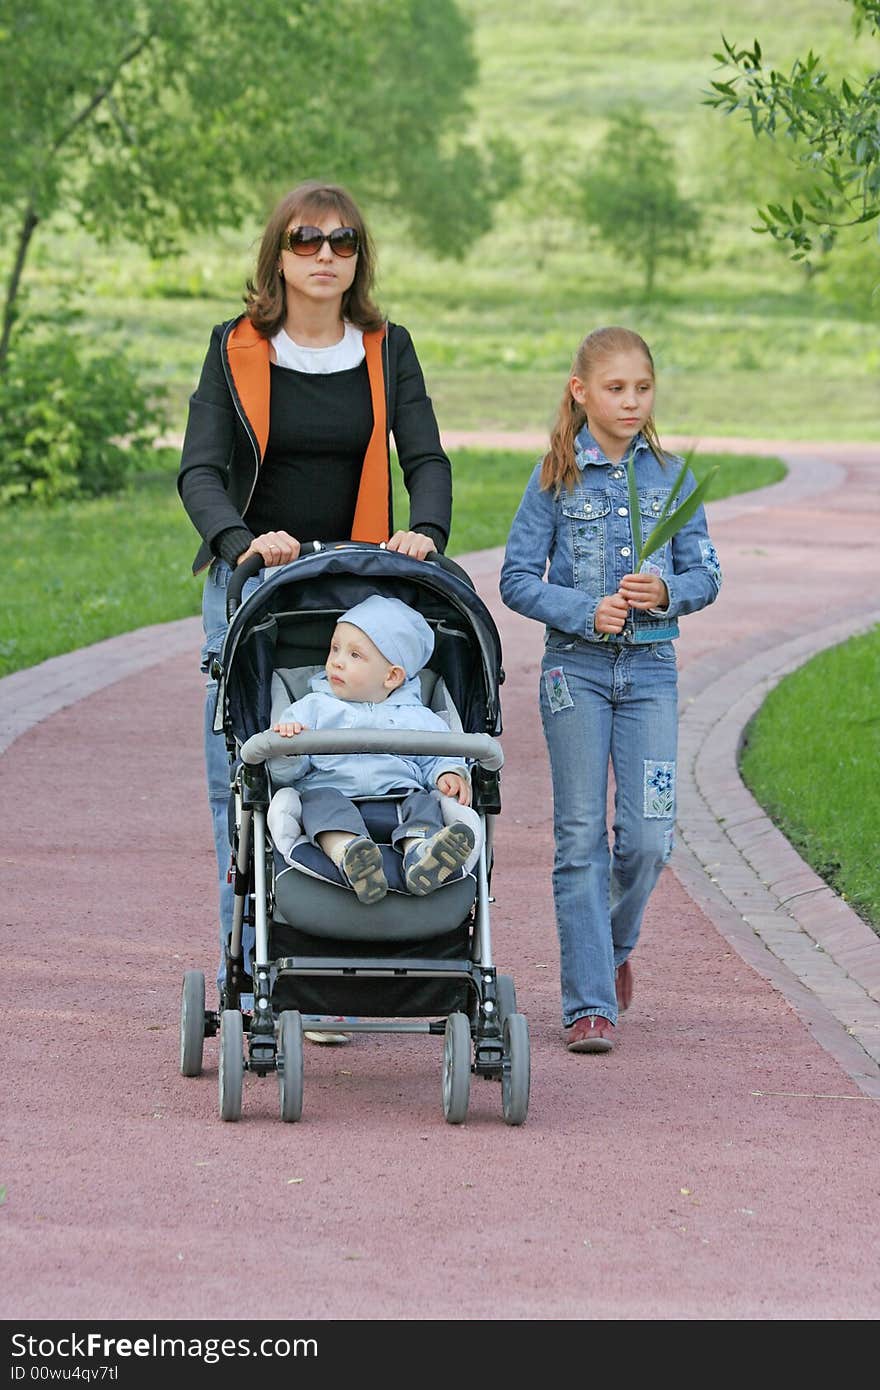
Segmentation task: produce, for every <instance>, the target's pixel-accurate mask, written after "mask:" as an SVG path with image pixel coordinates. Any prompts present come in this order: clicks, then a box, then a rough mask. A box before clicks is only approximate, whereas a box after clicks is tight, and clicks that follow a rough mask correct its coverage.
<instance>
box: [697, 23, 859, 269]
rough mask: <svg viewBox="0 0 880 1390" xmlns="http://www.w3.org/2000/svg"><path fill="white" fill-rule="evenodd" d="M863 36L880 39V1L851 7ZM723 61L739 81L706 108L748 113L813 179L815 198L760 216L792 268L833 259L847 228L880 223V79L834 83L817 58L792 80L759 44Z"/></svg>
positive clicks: (800, 64) (720, 85) (756, 128)
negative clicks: (821, 257) (819, 257)
mask: <svg viewBox="0 0 880 1390" xmlns="http://www.w3.org/2000/svg"><path fill="white" fill-rule="evenodd" d="M849 3H850V4H851V5H852V7H853V11H854V14H853V22H854V26H855V29H856V31H857V32H861V31H862V30H864V29H867V30H869V31H870V33H871V34H872V35H874V36H880V0H849ZM722 41H723V45H724V48H723V51H722V52H720V53H716V54H715V55H714V56H715V59H716V61H717V62H718V63H720V64H721V65H722V67H726V68H728V69H732V70H733V72H734V76H732V77H730V78H728V79H727V80H726V81H715V82H712V83H711V87H712V93H711V94H710V95H707V97H706V104H707V105H709V106H712V107H715V108H716V109H718V110H720V111H723V112H724V113H725V114H727V115H732V114H734V113H735V112H741V113H742V114H743V115H744V116H746V117H747V118H748V120H749V121H750V123H751V127H752V132H753V134H754V135H755V137H756V138H759V137H761V136H769V137H770V138H771V139H777V138H779V137H781V138H785V139H789V140H791V141H792V147H793V148H792V155H793V158H794V159H795V160H796V161H797V162H798V163H800V164H801V165H802V166H803V167H804V168H805V169H806V170H807V171H808V172H809V174H810V175H811V176H812V178H813V182H812V184H811V187H810V190H809V192H808V193H807V194H806V195H805V196H802V197H798V198H792V199H791V200H790V201H789V203H788V204H787V205H786V204H784V203H782V202H773V203H768V204H767V205H766V207H763V208H759V209H758V216H759V217H760V219H761V225H760V226H757V227H755V228H754V230H755V231H756V232H762V233H767V234H769V235H770V236H772V237H773V238H774V240H775V241H778V242H780V243H782V244H784V245H787V246H788V247H789V248H790V249H791V257H792V260H796V261H797V260H800V261H807V262H808V261H809V258H810V257H811V256H812V255H814V254H816V253H817V252H818V253H827V252H829V251H830V250H831V249H832V248H833V246H834V244H835V241H836V240H837V236H838V232H839V231H840V230H841V229H842V228H844V227H855V226H860V225H862V224H864V223H869V222H872V221H874V220H875V219H876V218H877V217H878V216H880V72H871V73H869V74H867V76H865V77H864V78H863V79H858V78H855V77H842V78H841V79H840V80H839V81H838V82H834V81H833V80H832V78H831V76H830V74H829V72H828V71H827V69H826V68H825V67H824V66H823V62H822V59H821V58H820V57H819V56H818V55H817V54H815V53H813V52H812V50H811V51H810V52H809V53H808V54H807V56H806V58H798V59H797V60H796V62H795V63H794V64H793V65H792V67H791V70H790V71H789V72H788V73H783V72H780V71H778V70H777V69H776V68H770V69H768V68H767V67H766V66H765V63H764V55H763V52H762V50H761V45H760V43H759V42H758V40H757V39H755V40H754V42H753V43H752V46H751V48H740V47H737V46H736V45H734V44H732V43H730V42H729V41H728V40H727V39H723V40H722Z"/></svg>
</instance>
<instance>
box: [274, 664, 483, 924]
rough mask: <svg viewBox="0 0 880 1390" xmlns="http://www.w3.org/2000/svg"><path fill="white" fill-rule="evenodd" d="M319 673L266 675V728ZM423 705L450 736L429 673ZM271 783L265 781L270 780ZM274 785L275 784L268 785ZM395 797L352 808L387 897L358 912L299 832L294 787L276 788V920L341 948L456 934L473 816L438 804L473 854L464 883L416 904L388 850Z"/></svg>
mask: <svg viewBox="0 0 880 1390" xmlns="http://www.w3.org/2000/svg"><path fill="white" fill-rule="evenodd" d="M323 669H324V668H323V666H300V667H293V668H291V667H287V668H283V669H280V670H276V671H275V672H274V674H273V676H272V716H271V717H272V723H273V724H274V723H276V722H277V720H278V719H279V718H280V716H281V713H282V711H283V710H284V709H285V708H286V707H287V705H289V704H290V703H291V702H292V701H295V700H299V699H301V698H302V697H303V696H304V695H305V694H307V693H308V690H309V682H310V680H311V678H312V676H314V675H316V674H320V672H321V671H323ZM419 681H420V684H421V688H422V702H423V703H424V704H425V705H427V706H428V708H429V709H432V710H434V712H435V713H437V714H439V715H440V716H441V718H442V719H443V720H444V721H445V722H446V723H447V724H448V725H449V727H450V729H451V730H452V731H454V732H461V727H462V726H461V720H460V718H459V715H458V711H457V710H456V709H455V706H454V704H453V702H452V700H451V697H450V695H449V692H448V690H447V688H446V684H445V682H444V680H443V678H442V676H440V675H439V674H438V673H437V672H436V671H433V670H431V669H430V668H428V667H426V668H424V669H423V670H422V671H421V672H420V674H419ZM270 782H271V778H270ZM273 786H274V783H273ZM394 800H395V799H394V798H393V797H388V796H382V797H363V798H359V799H358V800H357V802H356V804H357V805H358V807H359V809H360V811H361V814H362V815H363V817H364V820H365V822H366V825H367V828H368V829H369V831H370V833H371V835H372V837H373V839H374V840H376V842H377V843H378V844H379V846H380V848H381V849H382V857H383V859H384V860H385V864H386V877H387V878H388V882H389V885H390V889H391V891H389V893H388V895H387V896H386V897H385V898H383V899H382V901H381V902H379V903H375V904H372V905H371V906H369V907H368V906H365V904H364V903H362V902H360V901H359V900H358V898H357V897H356V896H355V894H354V893H353V892H352V891H351V889H350V888H348V887H346V886H345V885H344V884H343V882H342V879H341V876H340V874H339V872H338V870H337V869H336V868H335V867H334V866H333V865H332V864H331V863H330V861H329V860H328V859H327V858H326V857H325V856H324V855H323V854H322V853H321V852H320V851H319V850H317V849H316V848H315V846H314V845H312V844H310V842H309V841H308V840H307V838H306V836H305V835H304V834H303V833H302V824H301V821H300V801H299V795H298V793H297V792H296V790H295V789H294V788H293V787H288V786H284V785H281V786H278V787H277V789H275V790H274V793H273V796H272V800H271V802H270V805H269V813H268V818H267V824H268V828H269V833H270V835H271V837H272V848H273V854H274V858H275V913H274V918H275V921H276V922H278V921H281V922H284V923H287V925H289V926H292V927H296V928H298V929H299V930H300V931H303V932H306V933H307V934H308V935H310V936H318V937H325V938H328V937H329V938H335V939H338V940H341V941H364V940H370V941H373V942H382V941H412V942H420V943H421V942H424V941H427V940H430V938H431V937H435V936H440V935H442V934H443V933H444V932H448V931H450V930H452V929H454V928H456V927H457V926H458V925H459V924H460V923H461V922H462V921H463V920H464V919H465V918H466V917H467V915H468V913H469V912H470V910H471V908H472V907H473V905H474V900H475V898H476V892H477V884H476V879H475V877H474V875H473V872H472V870H473V868H474V866H475V865H476V863H477V861H478V859H479V857H480V853H481V851H482V848H483V841H484V832H483V822H482V820H481V818H480V816H478V815H477V813H476V812H475V811H474V810H473V809H472V808H471V807H468V806H461V805H459V803H458V802H456V801H454V800H453V799H452V798H449V797H443V798H441V810H442V812H443V817H444V820H445V821H446V823H447V824H449V823H451V822H452V821H465V822H467V824H468V825H469V826H470V828H471V830H472V831H473V833H474V848H473V850H472V851H471V853H470V855H469V857H468V859H467V860H466V861H465V864H464V877H462V878H458V879H455V880H454V881H452V882H450V883H448V884H446V885H444V887H443V888H442V889H440V890H438V891H437V892H436V893H432V894H431V895H430V896H429V897H426V898H419V899H417V911H415V912H414V911H413V907H414V903H413V899H412V897H411V895H409V894H408V893H407V892H406V891H405V889H404V888H403V882H402V875H401V871H400V867H399V861H400V855H399V854H398V853H397V852H396V851H395V850H393V849H391V846H390V843H389V838H390V831H391V829H392V828H393V826H394V825H395V824H396V814H395V806H394Z"/></svg>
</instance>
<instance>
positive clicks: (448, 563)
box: [226, 541, 471, 621]
mask: <svg viewBox="0 0 880 1390" xmlns="http://www.w3.org/2000/svg"><path fill="white" fill-rule="evenodd" d="M351 548H354V549H362V550H363V549H370V550H385V549H386V546H385V542H384V541H382V542H381V544H378V545H377V544H374V543H373V542H371V541H333V542H332V543H330V542H326V541H303V542H302V543H301V548H300V558H303V557H305V556H307V555H312V554H316V553H317V552H319V551H322V550H346V549H351ZM388 553H389V554H392V553H393V552H391V551H389V552H388ZM425 560H426V561H427V562H429V563H431V564H435V565H439V567H440V568H441V569H443V570H446V571H448V572H449V573H451V574H454V575H457V576H458V578H460V579H464V580H465V581H466V583H468V584H470V583H471V581H470V578H469V576H468V574H467V573H466V571H465V570H463V569H462V568H461V566H460V565H457V564H456V563H455V561H454V560H450V559H449V557H448V556H447V555H441V554H440V552H439V550H432V551H431V552H430V554H428V555H427V556H426V557H425ZM265 563H266V561H265V560H264V559H263V557H262V555H249V556H248V558H247V559H246V560H242V561H241V563H240V564H238V565H236V566H235V568H234V569H233V571H232V575H231V576H230V579H229V585H228V587H227V590H226V618H227V621H228V620H229V619H230V618H232V616H233V614H234V613H235V610H236V609H237V608H238V606H239V604H240V603H241V596H242V593H243V591H244V586H245V584H246V583H247V582H248V580H249V579H253V578H254V577H255V576H256V575H258V574H259V573H260V570H261V569H262V568H263V566H264V565H265ZM291 564H293V565H295V564H296V560H292V561H291Z"/></svg>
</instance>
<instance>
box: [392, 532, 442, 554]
mask: <svg viewBox="0 0 880 1390" xmlns="http://www.w3.org/2000/svg"><path fill="white" fill-rule="evenodd" d="M385 549H386V550H396V551H398V552H399V554H401V555H411V556H412V558H413V559H414V560H425V559H427V557H428V556H429V555H432V554H433V552H434V551H435V550H436V549H437V547H436V545H435V544H434V542H433V541H432V540H431V537H430V536H423V535H422V534H421V532H420V531H395V532H394V535H393V536H392V537H391V540H390V541H386V542H385Z"/></svg>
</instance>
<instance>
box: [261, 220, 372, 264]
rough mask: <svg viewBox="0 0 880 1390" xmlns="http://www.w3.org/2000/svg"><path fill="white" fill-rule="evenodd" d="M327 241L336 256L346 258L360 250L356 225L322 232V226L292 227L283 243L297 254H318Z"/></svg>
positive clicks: (285, 247) (288, 249)
mask: <svg viewBox="0 0 880 1390" xmlns="http://www.w3.org/2000/svg"><path fill="white" fill-rule="evenodd" d="M325 241H328V242H329V243H330V250H331V251H332V252H333V254H334V256H342V257H343V258H344V259H346V260H347V259H348V257H349V256H356V255H357V253H358V251H359V250H360V244H361V241H360V237H359V236H358V234H357V231H356V230H355V228H354V227H334V228H333V231H332V232H322V231H321V228H320V227H291V229H290V231H289V232H286V233H285V235H284V236H283V237H282V239H281V245H282V247H283V248H284V249H285V250H287V251H292V252H293V254H294V255H295V256H317V254H318V252H319V251H320V249H321V247H322V246H323V245H324V242H325Z"/></svg>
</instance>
